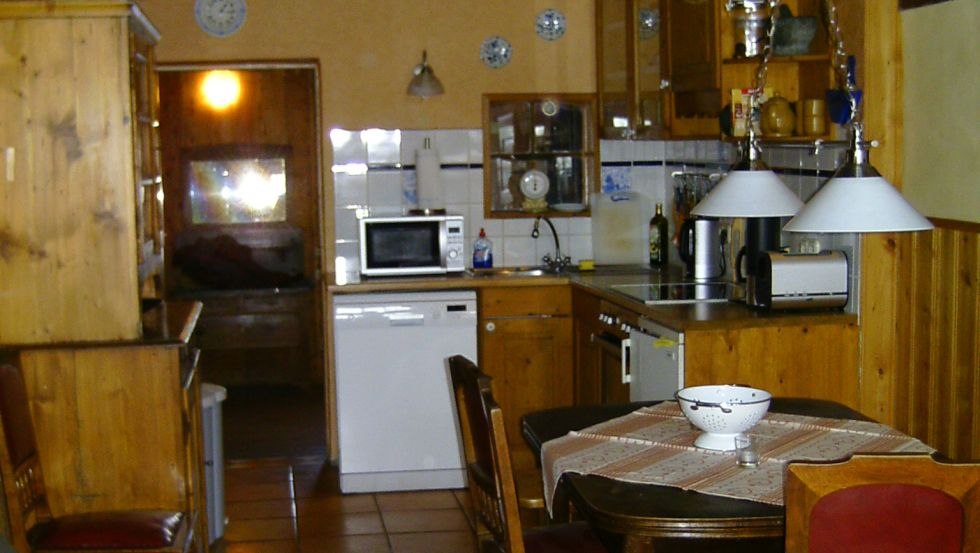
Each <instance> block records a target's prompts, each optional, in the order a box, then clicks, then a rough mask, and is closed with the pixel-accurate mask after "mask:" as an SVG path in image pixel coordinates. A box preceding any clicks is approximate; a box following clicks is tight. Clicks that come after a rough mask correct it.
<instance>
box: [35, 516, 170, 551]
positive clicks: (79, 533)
mask: <svg viewBox="0 0 980 553" xmlns="http://www.w3.org/2000/svg"><path fill="white" fill-rule="evenodd" d="M183 520H184V515H183V514H182V513H179V512H171V511H107V512H95V513H81V514H77V515H67V516H61V517H57V518H55V519H52V520H50V521H48V522H46V523H43V524H39V525H37V526H35V527H34V528H33V529H32V535H31V536H30V539H31V541H32V542H33V544H32V545H33V546H34V548H35V549H38V550H55V551H57V550H86V549H91V550H105V549H147V550H154V549H161V548H166V547H170V546H172V545H173V544H174V540H175V539H176V538H177V535H178V533H179V531H180V528H181V523H182V522H183Z"/></svg>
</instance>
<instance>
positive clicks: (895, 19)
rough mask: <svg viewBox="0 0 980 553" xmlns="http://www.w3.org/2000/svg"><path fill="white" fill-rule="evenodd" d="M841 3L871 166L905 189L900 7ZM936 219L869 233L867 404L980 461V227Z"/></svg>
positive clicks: (870, 411) (872, 1) (863, 320)
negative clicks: (907, 229) (871, 144)
mask: <svg viewBox="0 0 980 553" xmlns="http://www.w3.org/2000/svg"><path fill="white" fill-rule="evenodd" d="M837 6H838V9H839V12H840V15H841V21H842V22H846V24H845V25H844V31H845V37H844V40H845V44H846V46H847V51H848V52H853V53H855V54H856V55H857V56H858V68H859V69H858V82H859V83H863V84H862V85H861V86H863V88H864V97H865V98H867V99H868V103H867V104H866V105H865V106H864V110H865V112H864V121H865V129H866V131H867V133H866V136H869V137H874V138H876V139H878V140H880V141H881V147H880V148H877V149H875V150H874V152H873V154H872V163H873V165H874V166H875V168H877V169H878V170H879V171H880V172H881V173H882V175H884V176H885V178H887V179H888V180H889V181H890V182H892V183H893V184H896V185H897V186H898V187H899V188H901V184H902V182H901V177H902V157H901V154H902V149H903V144H902V141H903V133H904V129H903V126H902V121H903V118H902V113H903V107H904V103H903V96H902V92H903V91H902V82H903V76H904V68H903V65H902V44H901V22H900V20H899V14H898V5H897V4H896V3H894V2H879V1H877V0H860V1H858V0H855V1H853V2H852V1H848V2H837ZM856 30H860V31H861V32H855V31H856ZM862 68H863V69H862ZM962 139H963V140H967V139H968V137H964V138H962ZM934 223H935V224H936V229H935V230H933V231H931V232H915V233H881V234H868V235H865V236H864V237H863V238H862V242H861V256H862V260H861V316H860V328H861V329H860V333H861V336H860V347H861V354H860V366H859V373H860V395H861V405H860V410H861V411H862V412H863V413H864V414H866V415H868V416H870V417H873V418H875V419H877V420H879V421H880V422H883V423H885V424H890V425H893V426H895V427H896V428H898V429H900V430H903V431H905V432H908V433H910V434H912V435H914V436H916V437H917V438H920V439H922V440H923V441H925V442H926V443H928V444H929V445H931V446H933V447H935V448H937V449H938V450H939V451H940V452H941V453H943V454H944V455H946V456H948V457H951V458H954V459H957V460H965V459H980V406H978V403H980V375H978V373H980V357H978V351H977V338H978V328H980V326H978V317H980V315H978V311H980V303H978V295H977V294H978V293H977V286H978V276H980V265H978V263H980V262H978V257H980V254H978V247H980V246H978V237H977V234H978V232H980V224H977V223H964V222H956V221H943V220H938V221H934Z"/></svg>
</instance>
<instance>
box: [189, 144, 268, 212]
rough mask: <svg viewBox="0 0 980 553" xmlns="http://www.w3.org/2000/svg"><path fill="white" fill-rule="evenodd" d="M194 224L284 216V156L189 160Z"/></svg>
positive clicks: (190, 195) (190, 197) (190, 194)
mask: <svg viewBox="0 0 980 553" xmlns="http://www.w3.org/2000/svg"><path fill="white" fill-rule="evenodd" d="M188 195H189V200H190V207H191V222H192V223H193V224H236V223H239V224H241V223H275V222H283V221H285V220H286V160H285V159H284V158H281V157H275V158H243V159H216V160H197V161H191V162H190V175H189V182H188Z"/></svg>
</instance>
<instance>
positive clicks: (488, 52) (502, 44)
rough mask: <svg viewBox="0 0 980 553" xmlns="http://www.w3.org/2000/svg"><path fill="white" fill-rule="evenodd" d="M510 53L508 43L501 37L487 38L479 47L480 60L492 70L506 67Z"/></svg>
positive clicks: (511, 50)
mask: <svg viewBox="0 0 980 553" xmlns="http://www.w3.org/2000/svg"><path fill="white" fill-rule="evenodd" d="M512 53H513V49H512V48H511V45H510V42H507V39H506V38H504V37H502V36H492V37H489V38H487V39H486V40H484V41H483V44H481V45H480V59H481V60H483V63H485V64H487V66H489V67H493V68H494V69H497V68H498V67H503V66H505V65H507V63H508V62H509V61H510V56H511V54H512Z"/></svg>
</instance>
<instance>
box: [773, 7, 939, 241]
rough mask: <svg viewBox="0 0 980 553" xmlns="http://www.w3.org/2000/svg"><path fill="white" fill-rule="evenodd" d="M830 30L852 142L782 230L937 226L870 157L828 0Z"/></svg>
mask: <svg viewBox="0 0 980 553" xmlns="http://www.w3.org/2000/svg"><path fill="white" fill-rule="evenodd" d="M824 7H825V9H826V11H827V14H826V15H827V22H828V28H829V30H830V35H831V37H832V38H833V40H834V64H835V66H836V69H837V73H838V80H839V84H840V86H843V88H844V90H845V91H846V93H847V97H848V100H849V102H850V121H849V125H850V146H849V149H848V152H847V157H846V159H845V161H844V165H842V166H841V167H840V168H839V169H838V170H837V171H836V172H835V173H834V174H833V176H832V177H831V178H830V180H828V181H827V183H826V184H824V185H823V186H822V187H821V188H820V189H819V190H818V191H817V193H816V194H814V195H813V197H812V198H811V199H810V201H808V202H807V203H806V205H804V206H803V209H802V210H800V212H799V213H797V214H796V216H795V217H793V219H791V220H790V222H789V223H787V225H786V226H785V227H783V230H786V231H788V232H813V233H839V232H855V233H858V232H908V231H917V230H929V229H931V228H933V225H932V223H930V222H929V220H928V219H926V218H925V217H923V216H922V215H921V214H919V212H918V211H916V210H915V208H914V207H912V206H911V205H910V204H909V203H908V202H907V201H906V200H905V198H903V197H902V195H901V194H900V193H899V191H898V190H897V189H896V188H895V187H894V186H892V185H891V183H889V182H888V181H886V180H885V179H884V178H883V177H882V176H881V174H880V173H878V171H877V170H875V168H874V167H872V166H871V163H870V161H869V160H868V147H869V146H871V145H872V144H871V143H869V142H866V141H865V139H864V129H863V125H862V123H861V108H860V106H859V102H858V100H857V94H856V90H855V87H854V84H853V83H852V82H851V79H849V78H848V75H847V62H846V60H847V55H846V54H845V52H844V41H843V38H842V37H841V30H840V24H839V22H838V19H837V8H836V6H835V5H834V2H833V0H824Z"/></svg>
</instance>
